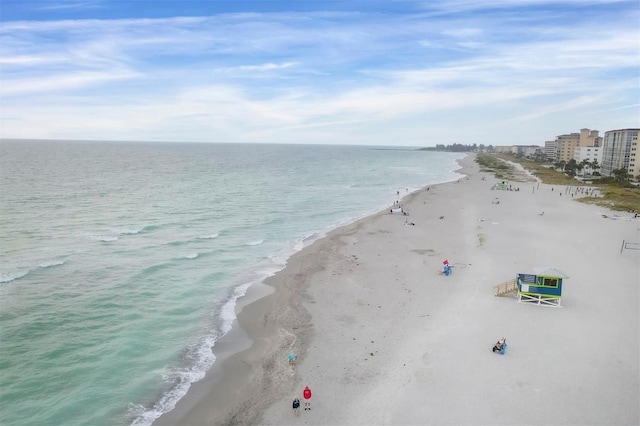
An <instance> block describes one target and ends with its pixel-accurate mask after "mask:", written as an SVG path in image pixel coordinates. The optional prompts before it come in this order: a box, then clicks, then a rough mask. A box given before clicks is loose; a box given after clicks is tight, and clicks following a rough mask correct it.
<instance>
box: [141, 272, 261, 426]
mask: <svg viewBox="0 0 640 426" xmlns="http://www.w3.org/2000/svg"><path fill="white" fill-rule="evenodd" d="M251 284H252V283H246V284H243V285H240V286H237V287H236V288H235V289H234V290H233V294H232V295H231V298H230V299H229V300H228V301H227V302H226V303H225V304H224V305H223V307H222V309H221V311H220V319H221V321H222V323H221V325H220V331H219V332H216V333H214V334H212V335H209V336H206V337H204V338H202V339H200V340H199V341H198V342H196V343H194V344H192V345H191V346H189V349H188V351H187V355H186V359H187V361H188V362H189V367H188V368H187V369H175V370H173V371H172V372H170V373H169V374H166V375H165V376H164V377H163V379H164V380H165V381H167V382H169V383H173V386H171V388H170V389H169V390H168V391H166V392H165V393H163V394H162V395H161V396H160V398H159V399H158V401H156V403H155V404H154V405H153V407H152V408H150V409H145V408H144V407H142V406H140V405H134V406H132V408H131V409H130V410H129V413H130V414H131V415H135V416H136V418H135V419H134V420H133V422H132V423H131V425H132V426H149V425H151V424H152V423H153V421H154V420H155V419H157V418H158V417H160V416H161V415H162V414H164V413H166V412H168V411H171V410H173V409H174V408H175V406H176V403H177V402H178V401H179V400H180V399H182V397H184V396H185V395H186V394H187V391H188V390H189V388H190V387H191V384H192V383H195V382H197V381H200V380H202V379H203V378H204V377H205V375H206V373H207V371H208V370H209V369H210V368H211V366H212V365H213V363H214V362H215V360H216V356H215V355H214V354H213V347H214V346H215V342H216V341H217V340H218V339H220V338H221V337H223V336H224V335H226V334H227V333H228V332H229V331H230V330H231V325H232V324H233V321H234V320H235V318H236V314H235V308H236V303H237V301H238V299H239V298H240V297H242V296H244V295H245V294H246V292H247V289H248V288H249V287H251Z"/></svg>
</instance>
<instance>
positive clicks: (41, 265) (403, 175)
mask: <svg viewBox="0 0 640 426" xmlns="http://www.w3.org/2000/svg"><path fill="white" fill-rule="evenodd" d="M462 156H463V154H454V153H444V152H430V151H420V150H417V149H416V148H384V147H365V146H334V145H277V144H192V143H143V142H79V141H55V142H54V141H10V140H4V141H1V142H0V185H1V186H0V406H1V407H2V410H0V424H3V425H22V426H27V425H67V426H72V425H92V426H100V425H105V426H112V425H150V424H151V423H152V422H153V420H155V419H156V418H157V417H158V416H159V415H160V414H162V413H163V412H166V411H169V410H171V409H172V408H173V407H174V405H175V403H176V402H177V401H178V400H179V399H180V398H181V397H182V396H184V395H185V393H186V392H187V390H188V388H189V386H190V384H191V383H193V382H195V381H197V380H200V379H201V378H203V377H204V374H205V372H206V371H207V370H208V369H209V368H210V367H211V366H212V365H213V364H214V362H215V355H214V353H215V342H216V340H217V339H219V338H220V337H221V336H223V335H224V334H225V333H226V332H227V331H228V330H229V329H230V327H231V323H232V321H233V319H234V318H235V313H234V307H235V303H236V300H237V299H238V298H239V297H242V295H243V294H244V293H245V291H246V289H247V288H248V287H249V286H251V284H253V283H256V282H260V281H262V280H263V279H264V278H266V277H268V276H271V275H273V274H274V273H276V272H277V271H279V270H281V269H282V268H284V266H285V264H286V261H287V259H288V258H289V257H290V256H291V255H292V254H293V253H295V252H296V251H299V250H300V249H302V248H303V247H305V246H306V245H309V244H311V243H312V242H313V241H315V240H317V239H318V238H321V237H322V236H323V235H325V234H326V232H328V231H330V230H331V229H334V228H335V227H337V226H340V225H344V224H347V223H350V222H352V221H354V220H356V219H359V218H361V217H364V216H366V215H369V214H372V213H374V212H376V211H380V210H382V209H384V208H388V207H389V206H390V205H392V204H393V202H394V201H395V200H397V199H398V198H399V197H398V193H399V195H400V196H403V195H405V194H406V193H408V192H411V191H414V190H416V189H418V188H421V187H424V186H427V185H432V184H436V183H441V182H446V181H451V180H455V179H457V178H458V177H459V175H457V174H455V173H454V170H455V169H457V168H458V167H457V163H456V159H458V158H461V157H462Z"/></svg>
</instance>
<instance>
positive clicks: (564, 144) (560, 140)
mask: <svg viewBox="0 0 640 426" xmlns="http://www.w3.org/2000/svg"><path fill="white" fill-rule="evenodd" d="M579 145H580V133H569V134H568V135H560V136H557V137H556V161H564V162H565V163H568V162H569V161H570V160H571V159H572V158H573V150H574V149H575V147H576V146H579Z"/></svg>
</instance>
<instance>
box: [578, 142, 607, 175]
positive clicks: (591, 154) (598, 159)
mask: <svg viewBox="0 0 640 426" xmlns="http://www.w3.org/2000/svg"><path fill="white" fill-rule="evenodd" d="M573 152H574V154H573V159H574V160H576V164H580V163H582V162H583V161H588V162H589V163H590V164H592V165H593V164H594V162H595V163H596V164H598V167H599V166H600V165H601V164H602V147H599V146H578V147H576V149H575V150H574V151H573ZM593 171H594V170H593V166H591V167H590V166H587V167H586V171H585V173H592V172H593Z"/></svg>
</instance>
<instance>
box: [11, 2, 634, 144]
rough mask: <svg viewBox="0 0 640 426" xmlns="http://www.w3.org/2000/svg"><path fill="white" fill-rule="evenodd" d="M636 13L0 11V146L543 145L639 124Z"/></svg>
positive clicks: (393, 7)
mask: <svg viewBox="0 0 640 426" xmlns="http://www.w3.org/2000/svg"><path fill="white" fill-rule="evenodd" d="M639 21H640V6H639V3H638V2H637V1H636V0H633V1H626V0H620V1H618V0H582V1H576V0H567V1H544V0H503V1H496V0H450V1H445V0H434V1H418V0H397V1H393V0H386V1H378V0H369V1H362V0H357V1H356V0H344V1H313V2H306V1H305V2H290V1H275V0H273V1H272V0H264V1H257V0H256V1H242V0H239V1H226V0H220V1H189V0H185V1H160V2H137V1H107V0H103V1H100V0H82V1H80V0H77V1H76V0H69V1H55V0H52V1H46V2H44V1H14V0H3V1H2V3H1V4H0V34H1V36H2V40H3V43H2V47H1V48H0V138H26V139H78V140H127V141H132V140H141V141H174V142H180V141H184V142H237V143H303V144H345V145H384V146H416V147H429V146H435V145H436V144H444V145H448V144H454V143H461V144H474V143H476V144H484V145H494V146H495V145H526V144H535V145H541V146H542V145H544V143H545V141H547V140H551V139H554V138H555V137H556V136H558V135H561V134H567V133H572V132H578V131H579V130H580V129H582V128H589V129H595V130H598V131H599V132H600V134H604V132H606V131H609V130H613V129H624V128H634V127H638V126H639V124H640V123H639V121H640V103H639V99H640V80H639V70H640V51H639V47H638V46H640V29H639V26H638V22H639Z"/></svg>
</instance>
